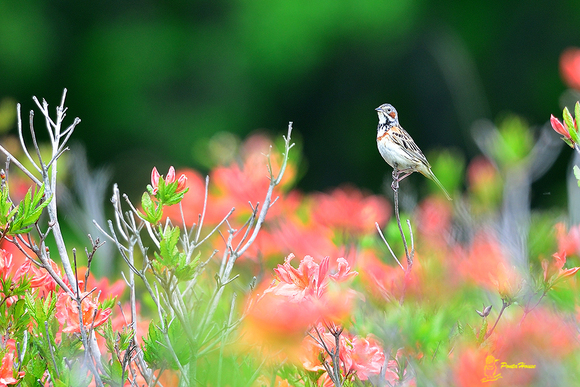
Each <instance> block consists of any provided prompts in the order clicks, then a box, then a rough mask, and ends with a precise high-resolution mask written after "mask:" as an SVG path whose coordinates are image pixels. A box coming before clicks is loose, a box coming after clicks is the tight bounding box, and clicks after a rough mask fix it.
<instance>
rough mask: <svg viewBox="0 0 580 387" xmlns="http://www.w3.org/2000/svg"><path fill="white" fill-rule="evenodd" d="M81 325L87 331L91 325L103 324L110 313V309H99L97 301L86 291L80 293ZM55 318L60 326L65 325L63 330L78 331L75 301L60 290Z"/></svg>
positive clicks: (77, 313) (78, 324)
mask: <svg viewBox="0 0 580 387" xmlns="http://www.w3.org/2000/svg"><path fill="white" fill-rule="evenodd" d="M83 297H84V299H83V301H82V302H81V305H82V319H83V326H84V328H85V329H86V330H87V331H88V330H89V329H90V328H91V327H92V328H96V327H98V326H100V325H102V324H104V323H105V322H106V321H107V319H108V318H109V316H110V315H111V309H110V308H106V309H100V308H99V305H98V304H97V302H96V301H95V300H94V299H93V298H92V297H91V296H88V293H81V298H83ZM56 318H57V320H58V322H59V323H60V324H61V326H65V325H66V328H64V329H63V330H62V331H63V332H66V333H68V332H80V331H81V329H80V321H79V309H78V305H77V303H76V301H73V300H72V299H71V297H70V296H69V295H68V294H67V293H65V292H60V293H59V295H58V300H57V302H56Z"/></svg>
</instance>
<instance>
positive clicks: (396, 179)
mask: <svg viewBox="0 0 580 387" xmlns="http://www.w3.org/2000/svg"><path fill="white" fill-rule="evenodd" d="M400 173H401V172H400V171H399V170H398V169H397V168H393V182H392V183H391V188H392V189H393V191H396V190H398V189H399V181H400V180H399V174H400Z"/></svg>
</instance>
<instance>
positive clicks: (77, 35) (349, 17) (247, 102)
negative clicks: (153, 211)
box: [0, 0, 580, 206]
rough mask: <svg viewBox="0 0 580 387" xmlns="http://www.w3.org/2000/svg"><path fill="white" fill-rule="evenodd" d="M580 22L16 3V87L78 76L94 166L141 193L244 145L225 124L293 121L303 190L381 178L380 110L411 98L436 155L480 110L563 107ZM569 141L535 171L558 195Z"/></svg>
mask: <svg viewBox="0 0 580 387" xmlns="http://www.w3.org/2000/svg"><path fill="white" fill-rule="evenodd" d="M579 26H580V2H578V1H553V0H539V1H533V2H530V1H506V0H486V1H465V2H458V1H455V0H446V1H445V0H443V1H441V0H438V1H434V0H391V1H385V0H380V1H379V0H368V1H355V0H349V1H347V0H325V1H303V0H269V1H262V0H237V1H225V0H197V1H191V0H187V1H186V0H173V1H163V2H162V1H152V0H150V1H111V0H107V1H92V2H85V1H72V0H54V1H46V0H45V1H43V0H21V1H2V2H0V98H4V97H10V98H13V99H14V100H16V101H18V102H20V103H22V104H23V108H24V109H23V110H24V111H25V112H26V111H28V110H30V109H32V108H33V102H32V100H31V97H32V96H33V95H36V96H38V97H39V98H46V99H47V101H49V102H50V103H51V104H52V106H54V105H56V104H57V103H58V102H59V101H60V96H61V94H62V90H63V88H64V87H66V88H68V90H69V92H68V98H67V105H68V106H69V118H70V119H71V120H72V117H70V116H71V115H72V116H78V117H80V118H81V119H82V123H81V124H80V126H79V127H78V129H77V133H76V134H75V138H76V140H77V141H79V142H81V143H83V144H85V146H86V147H87V154H88V159H89V164H90V166H91V167H92V168H96V167H102V166H109V167H111V170H112V171H113V173H114V176H113V180H114V181H117V182H119V184H120V186H121V189H122V190H125V191H128V190H129V191H130V190H131V189H132V188H131V187H134V186H135V187H138V191H139V192H142V190H143V186H144V185H145V184H146V183H147V181H148V177H149V173H150V170H151V167H152V166H153V165H157V166H158V167H159V169H160V170H166V168H167V167H168V166H169V165H175V166H176V167H180V166H192V167H195V168H198V169H201V170H202V171H204V170H207V168H209V167H210V166H211V165H212V163H214V162H215V160H214V159H213V158H212V155H211V149H213V148H216V147H217V148H220V149H229V148H228V147H230V146H231V147H233V146H234V145H235V137H232V136H228V135H224V134H223V133H225V132H230V133H234V134H235V135H236V136H238V137H239V138H244V137H245V136H246V135H247V134H248V133H251V132H253V131H256V130H265V131H267V132H269V133H271V134H273V135H279V134H282V133H285V131H286V127H287V124H288V121H293V122H294V127H295V130H296V132H297V134H298V135H299V136H300V137H301V142H302V145H303V152H304V155H305V160H306V163H303V166H304V170H303V172H304V175H303V177H302V179H301V181H300V183H299V187H300V188H302V189H304V190H306V191H311V190H325V189H328V188H330V187H334V186H337V185H340V184H342V183H345V182H351V183H354V184H356V185H358V186H360V187H363V188H367V189H369V190H371V191H374V192H380V191H381V189H382V185H383V180H384V176H385V174H389V173H390V168H389V167H388V166H387V165H386V164H385V163H384V162H383V161H382V159H381V158H380V156H379V154H378V152H377V150H376V144H375V129H376V124H377V117H376V114H375V111H374V108H375V107H377V106H378V105H380V104H382V103H385V102H390V103H392V104H393V105H395V106H396V107H397V109H398V110H399V114H400V118H401V123H402V125H403V127H405V128H406V129H407V130H408V131H409V132H410V133H411V134H412V135H413V137H414V138H415V140H416V142H417V143H418V144H419V146H420V147H421V148H422V149H423V150H424V151H425V153H427V154H429V152H430V151H432V150H434V149H441V148H454V149H457V150H458V151H459V152H460V153H461V154H463V155H465V157H466V158H467V159H469V158H471V157H473V156H474V155H475V154H477V153H478V150H477V147H476V146H475V143H474V142H473V140H472V136H471V133H470V129H471V125H472V123H473V122H474V121H476V120H478V119H481V118H487V119H491V120H496V119H497V118H498V117H501V116H502V115H504V114H506V113H508V112H511V113H515V114H518V115H520V116H522V117H523V118H524V119H526V120H527V121H528V122H529V123H530V125H532V126H538V127H539V126H541V125H543V124H544V123H546V122H547V120H548V118H549V116H550V114H552V113H553V114H555V115H557V116H560V113H561V106H560V102H559V98H560V96H561V94H562V92H563V91H564V90H565V86H564V84H563V83H562V81H561V79H560V76H559V72H558V59H559V56H560V54H561V52H562V51H563V50H564V49H565V48H567V47H569V46H575V45H576V46H577V45H580V28H578V27H579ZM12 130H14V128H13V129H12ZM208 149H209V150H208ZM570 155H571V150H569V149H565V150H563V151H562V153H561V155H560V157H559V158H558V160H557V162H556V163H555V165H554V166H553V167H552V170H551V172H550V173H548V174H547V175H546V177H544V178H542V179H540V180H539V181H537V182H536V183H535V184H534V191H535V192H536V191H537V192H538V193H537V194H534V195H533V196H532V200H533V203H534V205H536V206H551V205H561V206H564V205H565V201H563V200H561V199H562V196H561V195H546V194H545V193H546V192H559V191H560V192H563V191H565V186H564V176H565V172H566V167H567V164H568V161H569V159H570ZM413 178H418V177H413Z"/></svg>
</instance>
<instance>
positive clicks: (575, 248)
mask: <svg viewBox="0 0 580 387" xmlns="http://www.w3.org/2000/svg"><path fill="white" fill-rule="evenodd" d="M554 228H555V229H556V240H557V241H558V253H559V254H565V255H580V226H579V225H576V226H572V227H570V230H568V231H566V225H564V223H557V224H556V225H555V226H554Z"/></svg>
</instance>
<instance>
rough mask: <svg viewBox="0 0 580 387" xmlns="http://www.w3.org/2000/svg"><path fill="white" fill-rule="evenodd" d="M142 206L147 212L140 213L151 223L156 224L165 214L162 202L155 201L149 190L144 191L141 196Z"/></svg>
mask: <svg viewBox="0 0 580 387" xmlns="http://www.w3.org/2000/svg"><path fill="white" fill-rule="evenodd" d="M141 206H142V207H143V211H145V214H144V215H143V214H142V213H140V215H141V216H142V217H143V219H145V220H146V221H148V222H149V223H152V224H156V223H158V222H159V221H160V220H161V217H162V216H163V206H162V205H161V204H160V203H155V202H154V201H153V200H152V199H151V196H150V195H149V194H148V193H147V192H143V195H142V196H141Z"/></svg>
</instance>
